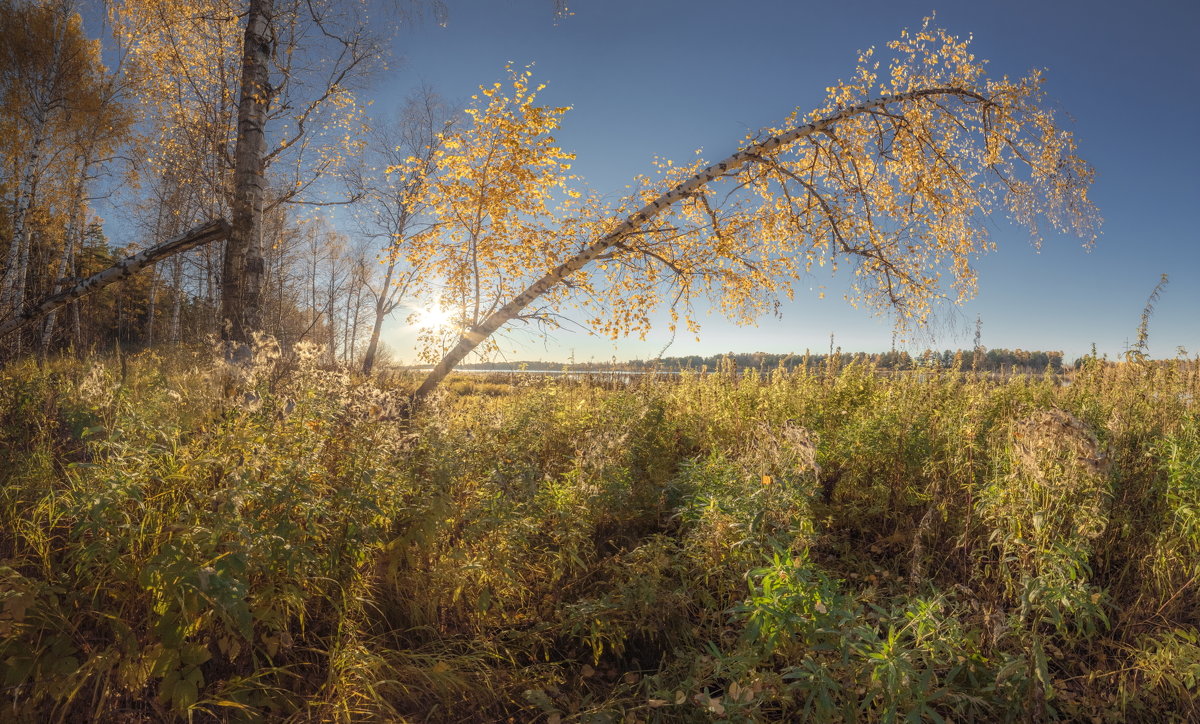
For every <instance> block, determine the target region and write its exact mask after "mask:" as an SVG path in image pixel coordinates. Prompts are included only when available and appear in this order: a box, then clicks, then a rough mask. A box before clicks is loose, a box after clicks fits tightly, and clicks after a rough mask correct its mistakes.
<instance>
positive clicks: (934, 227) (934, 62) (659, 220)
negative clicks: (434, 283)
mask: <svg viewBox="0 0 1200 724" xmlns="http://www.w3.org/2000/svg"><path fill="white" fill-rule="evenodd" d="M969 45H970V39H969V38H967V39H962V38H957V37H954V36H952V35H950V34H948V33H946V32H945V31H942V30H937V29H933V28H931V27H930V25H929V22H928V20H927V21H926V22H925V23H924V25H923V26H922V27H921V28H920V29H919V30H918V31H916V32H908V31H905V32H903V33H902V34H901V36H900V38H899V39H897V40H895V41H893V42H891V43H889V44H888V49H889V50H890V51H891V56H892V57H891V58H889V59H887V60H886V61H884V62H883V63H882V64H881V62H880V61H877V60H875V58H874V53H873V51H868V52H865V53H862V54H861V55H860V57H859V63H858V66H857V68H856V69H855V71H854V73H853V74H852V75H851V76H850V77H849V79H847V80H843V81H840V82H838V83H836V84H834V85H832V86H830V87H829V88H827V89H826V98H825V101H824V102H823V103H821V104H820V105H818V106H817V107H816V108H815V109H812V110H809V111H803V110H799V109H798V110H797V111H795V112H793V113H792V114H791V115H789V116H788V117H787V118H785V119H784V120H783V122H781V123H779V124H777V125H775V126H771V127H768V128H764V129H763V130H762V131H760V132H759V133H757V134H753V135H751V136H748V137H747V138H746V139H745V140H744V143H743V145H742V146H741V148H740V150H738V151H736V152H735V153H733V154H732V155H730V156H727V157H725V158H723V159H721V160H719V161H717V162H715V163H710V162H705V161H703V160H699V159H697V160H695V161H691V162H688V163H684V164H674V163H671V162H669V161H664V162H662V163H661V164H660V166H659V168H658V173H657V175H656V177H655V178H653V179H652V178H649V177H639V179H638V180H637V183H636V184H635V186H636V187H637V190H636V192H635V193H634V194H632V195H630V196H629V197H627V198H625V199H624V200H623V201H622V202H621V203H619V204H617V205H615V206H613V207H606V206H605V205H603V204H601V203H600V202H598V201H593V202H591V203H590V204H585V205H584V208H583V211H584V212H587V213H580V214H578V215H577V216H576V218H574V219H567V221H568V222H569V223H568V224H567V225H565V226H564V232H565V233H564V235H565V236H570V237H571V239H572V244H574V248H573V250H572V252H571V253H568V254H564V255H563V256H560V257H558V258H557V259H554V260H551V259H543V260H542V261H541V263H531V264H530V266H529V273H528V274H525V275H522V276H523V278H524V279H525V280H527V281H526V284H527V286H525V287H524V288H523V289H522V290H521V291H520V292H519V293H517V294H516V295H515V296H513V297H511V298H510V299H509V300H508V301H504V302H499V301H498V302H496V303H495V306H494V308H493V307H491V306H489V307H488V309H489V312H488V313H487V314H485V315H482V316H481V317H476V318H474V319H468V320H467V321H468V322H469V323H468V324H465V325H464V328H463V331H462V335H461V338H460V339H459V341H458V343H457V344H456V345H455V346H454V347H453V348H452V349H451V350H450V351H449V352H448V353H447V354H446V355H445V356H444V357H443V358H442V359H441V361H440V362H439V363H438V364H437V366H436V367H435V368H434V370H433V372H431V373H430V375H429V376H428V377H427V378H426V380H425V381H424V382H423V383H422V385H421V386H420V388H419V389H418V390H417V392H416V398H417V399H418V400H419V399H420V398H422V397H424V396H425V395H427V394H428V393H429V392H430V391H432V390H433V389H434V388H435V387H436V386H437V384H438V383H439V382H440V381H441V380H442V379H443V378H444V377H445V376H446V375H447V374H448V373H449V372H450V370H452V369H453V368H454V366H455V365H457V364H458V363H459V362H460V361H461V360H462V359H463V358H464V357H466V355H468V354H469V353H471V352H472V351H473V350H475V349H476V348H477V347H478V346H479V345H481V344H483V343H484V342H485V341H486V340H488V338H489V337H490V336H491V335H492V334H494V333H495V332H496V331H497V330H499V329H500V328H502V327H503V326H504V325H506V324H508V323H509V322H510V321H512V320H513V319H516V318H519V317H521V316H522V314H525V313H526V310H527V309H528V308H529V307H530V305H531V304H534V303H535V302H537V301H538V300H540V299H542V298H543V297H545V296H546V295H554V294H560V293H562V290H564V289H565V288H568V287H573V288H574V289H575V290H581V291H583V292H585V294H583V295H580V296H578V297H577V299H579V301H580V302H581V303H582V304H583V305H584V306H585V307H588V308H590V309H591V310H592V316H591V321H592V322H593V323H594V324H595V325H596V326H597V327H598V328H599V330H601V331H602V332H604V333H607V334H609V335H612V336H619V335H623V334H630V333H635V334H641V335H644V334H645V333H646V332H647V331H648V330H649V325H650V321H649V320H650V314H651V312H652V311H653V310H654V309H655V308H657V307H658V306H659V305H660V304H661V303H663V301H664V300H666V303H667V305H668V307H669V309H670V312H671V317H672V325H671V326H672V327H674V326H675V324H676V323H677V320H678V321H679V322H680V323H684V324H686V325H687V327H688V328H689V329H690V330H693V331H694V330H696V329H697V325H696V321H695V318H694V315H693V314H691V303H692V301H693V300H694V299H696V298H697V297H708V298H709V299H710V300H711V301H712V302H713V303H714V305H715V306H716V307H717V308H718V309H720V310H721V311H723V312H724V313H726V314H727V315H729V316H730V317H732V318H733V319H734V320H736V321H739V322H743V323H749V322H752V321H753V320H754V319H755V318H757V316H758V315H760V314H761V313H763V312H764V311H767V310H770V309H771V308H773V306H774V305H775V304H776V303H778V301H779V300H780V298H781V297H789V298H790V297H791V295H792V292H793V284H794V283H795V282H796V281H797V280H799V279H800V278H801V277H802V276H803V275H805V274H808V273H810V272H812V271H814V270H815V269H816V268H819V267H828V268H830V269H832V270H839V269H847V270H848V271H849V273H850V274H851V275H852V291H851V292H850V294H849V300H850V301H851V302H852V303H855V304H862V305H864V306H866V307H867V308H869V309H872V310H875V311H890V312H893V313H894V314H895V318H896V320H897V323H898V324H899V325H900V326H901V327H905V326H910V325H919V324H921V323H923V322H924V321H925V320H926V319H927V318H928V315H929V313H930V311H931V309H932V308H933V306H934V305H935V304H936V303H938V302H939V301H942V300H947V299H949V300H951V301H961V300H963V299H966V298H968V297H969V296H970V295H971V294H972V293H973V292H974V290H975V286H976V275H975V272H974V269H973V268H972V261H973V259H974V258H975V257H976V256H977V255H978V254H980V253H983V252H986V251H988V250H990V249H992V248H993V246H994V242H992V241H991V239H990V238H989V236H988V233H987V230H986V226H985V225H984V224H983V223H982V222H983V220H984V219H985V218H986V217H987V216H988V215H991V214H993V213H1001V214H1005V215H1007V216H1008V217H1009V218H1010V219H1011V220H1012V221H1014V222H1016V223H1018V224H1021V225H1023V226H1025V227H1027V228H1028V229H1029V230H1030V233H1031V235H1032V239H1033V241H1034V243H1041V240H1042V237H1043V232H1044V230H1045V229H1046V228H1047V227H1049V228H1050V229H1052V230H1054V231H1056V232H1062V233H1072V234H1075V235H1077V236H1078V237H1080V238H1082V240H1083V242H1084V244H1085V245H1090V244H1092V243H1093V242H1094V241H1095V239H1096V238H1097V235H1098V229H1099V218H1098V215H1097V213H1096V210H1095V208H1094V206H1093V204H1092V203H1091V201H1090V199H1089V198H1088V189H1089V186H1090V184H1091V181H1092V177H1093V172H1092V170H1091V169H1090V167H1088V165H1087V164H1086V163H1085V162H1084V161H1083V160H1081V159H1080V158H1079V157H1078V156H1077V155H1076V144H1075V141H1074V139H1073V137H1072V135H1071V133H1070V132H1069V131H1068V130H1066V129H1064V128H1062V127H1061V126H1060V125H1059V123H1058V122H1057V119H1056V117H1055V114H1054V112H1053V111H1052V110H1051V109H1050V108H1049V107H1048V106H1047V105H1046V104H1045V102H1044V101H1045V98H1044V91H1043V88H1042V86H1043V75H1042V73H1041V72H1040V71H1033V72H1031V73H1030V74H1029V75H1027V76H1026V77H1023V78H1017V79H1011V78H1008V77H1002V78H988V77H987V76H986V75H985V73H984V64H983V62H982V61H980V60H977V59H976V58H975V56H974V55H973V54H972V53H971V52H970V50H969ZM881 65H882V67H881ZM588 216H591V218H592V219H594V220H589V219H588ZM533 261H534V260H533V259H530V262H533ZM509 271H515V269H512V268H511V267H510V268H509ZM505 283H506V284H511V283H512V279H511V277H509V278H507V279H506V282H505ZM482 286H486V283H485V284H483V285H482Z"/></svg>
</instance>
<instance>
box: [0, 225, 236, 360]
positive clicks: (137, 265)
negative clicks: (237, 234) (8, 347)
mask: <svg viewBox="0 0 1200 724" xmlns="http://www.w3.org/2000/svg"><path fill="white" fill-rule="evenodd" d="M228 236H229V224H228V222H226V221H225V220H224V219H216V220H214V221H210V222H208V223H206V224H201V225H200V226H197V227H195V228H194V229H191V230H189V231H187V232H184V233H183V234H180V235H179V236H177V237H175V238H173V239H168V240H167V241H164V242H163V243H161V244H159V245H157V246H152V247H150V248H149V249H146V250H144V251H140V252H138V253H137V254H134V255H133V256H130V257H127V258H125V259H122V260H121V261H119V262H117V263H116V264H113V265H112V266H110V267H109V268H107V269H105V270H104V271H102V272H100V273H98V274H93V275H92V276H90V277H88V278H87V279H84V280H83V281H81V282H79V283H78V284H76V285H75V286H73V287H71V288H70V289H66V290H63V291H61V292H59V293H58V294H52V295H51V296H49V297H46V298H45V299H43V300H42V301H40V302H38V303H37V304H36V305H34V306H32V307H29V308H27V309H25V310H23V311H21V312H20V313H18V314H17V315H16V316H14V317H13V318H12V319H8V320H6V321H4V322H3V323H0V337H4V336H5V335H7V334H8V333H10V332H12V331H13V330H16V329H19V328H20V327H22V326H24V325H25V324H28V323H29V322H32V321H34V320H36V319H39V318H41V317H42V316H44V315H46V314H49V313H50V312H52V311H54V310H56V309H58V308H60V307H62V306H64V305H66V304H68V303H70V302H72V301H74V300H76V299H79V298H80V297H82V296H84V295H85V294H90V293H92V292H94V291H96V290H97V289H103V288H104V287H106V286H108V285H109V284H112V283H113V282H117V281H120V280H122V279H126V278H128V277H131V276H133V275H134V274H136V273H138V272H139V271H141V270H142V269H144V268H146V267H148V266H150V265H151V264H154V263H156V262H159V261H162V260H163V259H166V258H167V257H169V256H172V255H173V254H178V253H180V252H184V251H187V250H188V249H193V248H195V247H197V246H200V245H202V244H207V243H209V242H212V241H216V240H217V239H224V238H226V237H228Z"/></svg>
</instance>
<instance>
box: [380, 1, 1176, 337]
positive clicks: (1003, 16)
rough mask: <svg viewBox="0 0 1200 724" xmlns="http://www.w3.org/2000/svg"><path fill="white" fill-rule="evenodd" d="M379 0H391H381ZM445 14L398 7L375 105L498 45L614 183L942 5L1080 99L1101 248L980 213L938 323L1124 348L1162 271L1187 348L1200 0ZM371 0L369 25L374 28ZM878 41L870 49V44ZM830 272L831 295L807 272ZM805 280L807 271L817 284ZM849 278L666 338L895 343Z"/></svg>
mask: <svg viewBox="0 0 1200 724" xmlns="http://www.w3.org/2000/svg"><path fill="white" fill-rule="evenodd" d="M389 1H390V0H389ZM446 5H447V6H448V9H449V17H448V22H447V24H446V26H445V27H439V26H438V25H437V24H436V23H434V22H433V21H432V19H431V18H428V17H427V18H426V19H425V20H424V21H421V22H412V23H401V25H400V27H399V28H398V29H396V30H394V31H392V30H386V31H383V32H387V33H389V34H390V35H391V37H392V42H391V46H392V57H391V60H390V61H389V65H390V68H389V70H387V71H386V72H383V73H380V74H379V75H378V76H377V77H376V78H375V79H374V81H373V82H372V84H371V86H370V89H369V91H368V95H369V96H370V97H371V98H373V99H374V101H375V103H374V106H373V113H376V114H387V113H391V112H394V111H395V110H396V109H398V108H399V106H400V104H401V101H402V100H403V99H404V97H405V96H406V95H408V94H409V93H410V92H412V90H413V89H414V88H416V87H417V86H418V85H420V84H422V83H427V84H430V85H432V86H433V87H434V88H435V89H436V90H437V91H438V92H439V93H440V94H441V95H442V96H444V97H446V98H448V99H450V100H459V101H462V100H463V99H467V98H469V96H470V95H471V94H472V93H473V92H474V91H475V90H476V88H477V86H479V85H480V84H485V83H487V84H490V83H492V82H495V81H498V80H502V79H503V77H504V70H503V68H504V64H505V63H506V62H508V61H511V62H513V63H514V64H516V65H517V66H522V65H526V64H530V63H533V64H534V73H535V77H536V79H537V80H538V81H539V82H544V83H546V84H548V88H547V89H546V90H545V91H544V92H543V93H542V95H541V96H540V97H541V99H542V100H543V101H545V102H546V103H549V104H552V105H569V106H572V107H573V110H572V111H571V112H570V113H569V114H568V115H567V117H566V119H565V122H564V126H563V128H562V130H561V132H560V133H559V134H558V139H559V141H560V142H561V144H562V145H563V146H564V147H566V148H567V149H570V150H573V151H575V152H576V153H577V154H578V159H577V162H576V165H575V169H574V171H575V172H577V173H578V174H579V175H581V176H582V177H583V178H584V179H585V181H586V183H587V184H588V185H589V186H590V187H591V188H592V189H594V190H596V191H598V192H600V193H604V194H609V195H612V196H614V197H615V196H616V195H618V194H619V193H620V192H621V191H622V189H623V188H624V185H625V184H626V183H628V182H629V180H630V179H631V178H632V177H633V176H635V175H636V174H638V173H643V172H649V171H650V170H651V166H650V161H651V158H652V157H653V156H654V155H656V154H657V155H661V156H664V157H667V158H674V159H688V158H691V157H692V154H693V153H694V151H695V149H696V148H700V147H702V148H703V149H704V156H705V158H707V159H710V160H715V159H717V158H720V157H723V156H725V155H728V154H729V153H731V152H733V151H734V150H736V146H737V144H738V142H739V140H740V139H741V138H742V137H743V136H744V134H745V133H746V132H747V131H750V130H755V129H757V128H759V127H761V126H764V125H768V124H771V123H774V122H776V121H778V120H780V119H781V118H783V117H784V116H785V115H786V114H787V113H789V112H790V111H791V110H792V109H794V108H796V107H800V108H802V109H808V108H811V107H814V106H815V105H817V104H818V103H820V102H821V100H822V98H823V96H824V89H825V87H826V86H828V85H831V84H832V83H833V82H835V81H836V80H837V79H838V78H839V77H844V76H846V75H848V74H849V73H850V71H851V70H852V69H853V67H854V63H855V59H856V57H857V51H858V50H859V49H863V48H866V47H869V46H875V47H877V48H880V49H882V48H883V46H884V44H885V43H886V42H887V41H888V40H890V39H893V38H895V37H896V36H897V35H898V34H899V32H900V30H901V28H904V27H909V28H913V27H916V26H918V25H919V24H920V22H921V19H922V17H924V16H925V15H928V14H929V13H930V12H931V11H936V13H937V24H938V25H940V26H942V27H945V28H947V29H948V30H950V31H951V32H953V33H955V34H959V35H966V34H969V33H973V34H974V36H975V43H974V46H973V48H974V52H975V53H976V54H977V56H979V57H983V58H988V59H990V61H991V63H990V65H989V73H990V74H993V75H999V74H1009V75H1020V74H1023V73H1025V72H1026V71H1028V70H1029V69H1030V68H1034V67H1041V68H1045V69H1047V71H1048V83H1047V90H1048V92H1049V94H1050V96H1051V100H1052V102H1053V103H1054V104H1055V105H1056V107H1057V108H1059V109H1060V111H1061V112H1062V113H1064V114H1069V116H1070V118H1071V119H1073V123H1071V124H1070V127H1071V128H1072V130H1073V131H1074V132H1075V134H1076V136H1077V139H1078V141H1079V145H1080V155H1082V156H1083V157H1084V158H1085V159H1087V160H1088V161H1089V162H1090V163H1091V164H1092V165H1093V166H1094V167H1095V169H1096V171H1097V180H1096V184H1095V186H1094V188H1093V199H1094V200H1095V202H1096V203H1097V205H1098V206H1099V208H1100V212H1101V214H1102V215H1103V217H1104V219H1105V223H1104V226H1103V234H1102V236H1101V238H1100V241H1099V242H1098V244H1097V245H1096V247H1095V249H1094V250H1092V251H1091V252H1090V253H1089V252H1085V251H1084V250H1083V249H1082V248H1081V247H1080V244H1079V242H1078V240H1076V239H1073V238H1048V239H1047V241H1046V244H1045V245H1044V246H1043V248H1042V249H1041V251H1040V252H1039V251H1038V250H1036V249H1034V248H1033V247H1032V246H1030V245H1029V243H1028V242H1027V235H1026V232H1025V231H1024V230H1022V229H1019V228H1015V227H1011V226H1009V225H1008V224H1007V222H1006V221H1005V220H1004V219H1003V218H997V219H995V220H994V221H992V222H991V224H990V226H991V233H992V236H993V239H994V240H995V241H996V242H997V243H998V245H999V250H998V251H997V252H995V253H993V254H990V255H987V256H985V257H982V258H980V259H979V260H978V264H977V267H978V270H979V273H980V277H979V294H978V296H977V297H976V298H975V299H974V300H973V301H971V302H969V303H967V304H965V305H964V306H962V307H958V308H954V309H951V310H949V311H948V312H947V313H946V314H943V315H942V319H943V323H942V324H939V325H936V326H935V328H934V329H933V339H932V341H930V340H929V339H919V340H917V341H915V342H913V343H911V344H910V345H908V347H907V348H908V349H910V350H913V351H915V350H919V349H921V348H923V347H924V346H926V345H927V344H931V345H932V346H935V347H938V348H943V347H949V348H954V347H966V346H969V345H970V344H971V340H972V336H973V333H974V323H975V318H976V316H978V317H980V318H981V319H982V324H983V343H984V344H985V345H986V346H988V347H1009V348H1015V347H1022V348H1025V349H1061V350H1064V351H1065V352H1066V354H1067V357H1068V359H1072V358H1074V357H1075V356H1078V355H1080V354H1082V353H1084V352H1086V351H1087V350H1088V349H1089V348H1090V346H1091V345H1092V344H1093V343H1095V344H1096V345H1097V347H1098V348H1099V350H1100V351H1102V352H1105V353H1107V354H1109V355H1110V356H1116V355H1119V354H1120V353H1121V352H1122V351H1123V350H1124V349H1125V348H1126V347H1127V346H1128V343H1129V340H1131V339H1132V338H1133V337H1134V335H1135V331H1136V328H1137V324H1138V318H1139V315H1140V313H1141V310H1142V307H1143V305H1144V304H1145V301H1146V297H1147V295H1148V294H1149V293H1150V291H1151V289H1152V288H1153V286H1154V284H1155V283H1156V282H1157V281H1158V278H1159V275H1160V274H1162V273H1164V272H1166V273H1168V274H1170V277H1171V279H1170V285H1169V286H1168V288H1167V289H1166V291H1165V293H1164V294H1163V297H1162V299H1161V302H1160V303H1159V305H1158V307H1157V311H1156V313H1155V315H1154V318H1153V320H1152V324H1151V327H1150V332H1151V334H1150V347H1151V353H1152V354H1153V355H1155V356H1159V357H1163V356H1173V355H1174V354H1175V350H1176V348H1177V347H1180V346H1183V347H1185V348H1187V350H1188V351H1189V352H1191V353H1197V352H1200V234H1198V233H1197V231H1196V227H1195V225H1194V223H1193V215H1194V211H1195V209H1196V207H1197V206H1198V205H1200V139H1198V138H1197V130H1198V129H1200V59H1198V58H1200V56H1197V54H1196V53H1195V52H1194V46H1195V36H1196V35H1197V33H1198V32H1200V3H1196V2H1194V0H1174V1H1163V0H1150V1H1148V2H1144V3H1141V4H1138V5H1137V6H1136V8H1135V7H1133V6H1131V5H1129V4H1127V3H1123V2H1114V1H1113V0H1064V1H1054V0H1040V1H1030V0H1010V1H1008V2H1004V3H998V2H980V1H969V2H968V1H966V0H956V1H955V2H949V3H947V2H942V3H931V2H929V0H922V1H921V2H912V1H911V0H890V1H887V2H882V1H876V0H870V1H867V0H843V1H842V2H837V3H832V2H825V3H821V2H805V1H802V0H760V1H758V2H753V3H744V2H735V1H734V0H726V1H718V0H573V2H571V3H570V5H571V10H572V11H573V15H571V16H569V17H565V18H559V19H557V20H556V19H555V17H554V14H553V12H552V2H551V0H446ZM385 16H386V14H385V13H380V17H379V18H378V20H379V22H378V24H379V27H381V28H385V27H387V25H388V23H387V22H384V21H385V19H386V18H385ZM881 52H882V50H881ZM822 286H823V287H824V288H825V291H826V297H825V299H819V298H818V295H817V292H818V291H819V290H820V288H821V287H822ZM810 288H811V290H810ZM842 289H843V286H842V280H841V279H839V278H837V277H833V278H830V277H827V276H819V277H815V278H814V279H813V280H812V283H811V284H810V285H807V286H805V285H801V286H799V287H798V288H797V298H796V301H795V302H792V303H788V304H786V305H785V306H784V307H783V310H782V312H783V313H782V317H781V318H774V317H766V318H763V319H762V320H760V323H759V325H758V326H757V327H749V328H746V327H737V326H734V325H732V324H729V323H727V322H725V321H723V320H722V319H720V318H719V317H717V316H712V317H704V318H702V321H703V322H704V327H703V330H702V332H701V340H700V341H699V342H695V341H693V340H692V338H691V337H690V335H685V334H680V335H679V336H678V337H677V338H676V339H675V340H674V342H673V343H672V344H671V345H670V347H669V349H667V351H666V354H667V355H672V356H673V355H683V354H713V353H718V352H725V351H739V352H741V351H744V352H751V351H759V350H761V351H767V352H789V351H792V352H800V351H803V350H804V349H806V348H811V349H813V350H824V349H826V348H827V347H828V346H829V336H830V333H833V334H835V335H836V343H837V344H839V345H841V346H842V347H843V348H844V349H846V350H865V351H878V350H884V349H887V348H888V347H890V346H891V344H892V328H891V325H890V322H889V321H888V320H887V319H881V318H876V317H872V316H870V315H869V314H868V313H867V312H865V311H862V310H856V309H853V308H851V307H850V306H849V305H848V304H846V303H845V302H844V301H843V300H842V298H841V292H842ZM385 341H386V342H387V343H388V344H389V346H391V347H392V349H393V350H394V353H395V355H396V356H397V357H399V358H400V359H403V360H406V361H408V360H412V359H413V356H414V353H413V350H412V335H411V334H410V333H409V332H408V331H406V330H405V329H404V324H403V322H402V315H400V316H398V318H397V319H396V320H393V321H392V322H391V323H390V324H389V325H388V327H387V328H386V329H385ZM670 341H671V337H670V335H669V333H668V332H667V331H666V328H665V325H661V326H660V327H658V328H657V329H656V331H655V332H654V333H653V334H652V335H651V336H650V337H648V338H647V339H646V340H645V341H639V340H637V339H629V340H620V341H618V342H616V343H614V342H612V341H610V340H608V339H605V338H600V337H593V336H589V335H586V334H583V333H569V332H559V333H556V335H555V337H554V338H553V339H550V340H541V339H538V338H531V337H529V336H523V337H522V336H518V337H515V338H514V339H513V341H512V342H510V343H508V344H507V345H506V349H507V350H508V351H509V353H510V355H511V358H514V359H546V360H566V359H567V358H568V357H570V356H571V355H572V354H573V355H574V357H575V358H576V359H577V360H581V361H586V360H589V359H595V360H607V359H610V358H614V357H615V358H617V359H628V358H634V357H640V358H646V357H653V356H656V355H657V354H658V353H659V352H660V351H661V350H662V349H663V348H664V346H666V345H667V344H668V342H670Z"/></svg>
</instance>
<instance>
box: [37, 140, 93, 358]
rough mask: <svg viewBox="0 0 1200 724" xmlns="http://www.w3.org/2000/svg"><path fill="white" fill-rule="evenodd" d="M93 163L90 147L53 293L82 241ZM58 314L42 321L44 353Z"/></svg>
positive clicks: (82, 162)
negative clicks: (86, 193)
mask: <svg viewBox="0 0 1200 724" xmlns="http://www.w3.org/2000/svg"><path fill="white" fill-rule="evenodd" d="M91 165H92V159H91V150H90V149H88V151H86V152H85V153H84V154H83V155H82V156H81V158H80V164H79V178H78V179H77V180H76V182H75V188H74V193H72V195H71V214H70V216H69V217H68V220H67V233H66V236H65V238H64V239H63V249H62V255H61V256H59V258H58V268H57V270H56V271H55V274H54V285H53V286H52V287H51V290H52V293H53V294H58V293H59V292H61V291H62V287H63V282H64V281H65V279H66V276H67V271H68V270H69V269H70V268H71V261H72V260H73V259H74V258H75V246H76V244H77V243H79V242H80V237H81V236H82V235H83V209H84V204H85V203H86V201H85V200H84V193H85V192H86V191H87V183H86V179H87V175H88V169H89V168H91ZM57 316H58V310H57V309H56V310H53V311H51V312H50V313H49V314H47V315H46V320H45V321H44V322H43V323H42V340H41V349H42V354H45V353H46V352H47V351H48V350H49V349H50V341H51V339H52V338H53V336H54V322H55V318H56V317H57Z"/></svg>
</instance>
